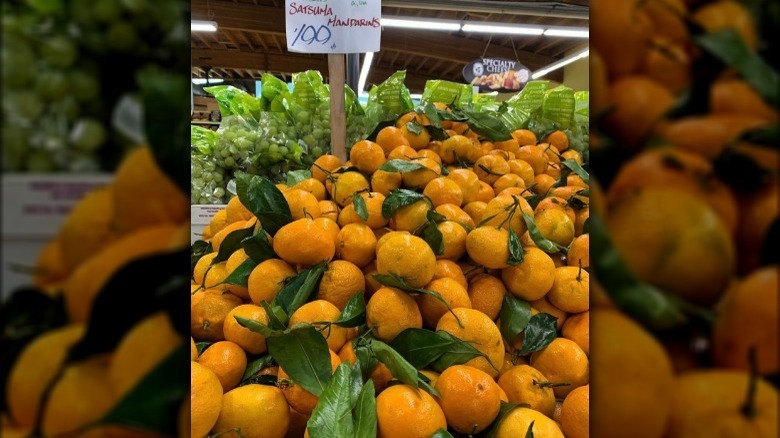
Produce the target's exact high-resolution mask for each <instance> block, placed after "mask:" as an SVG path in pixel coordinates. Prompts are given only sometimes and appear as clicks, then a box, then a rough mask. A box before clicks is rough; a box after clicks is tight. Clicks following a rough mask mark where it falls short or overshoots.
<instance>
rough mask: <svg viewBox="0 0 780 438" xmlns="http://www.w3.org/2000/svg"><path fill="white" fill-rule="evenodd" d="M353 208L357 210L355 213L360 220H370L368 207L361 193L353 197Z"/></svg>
mask: <svg viewBox="0 0 780 438" xmlns="http://www.w3.org/2000/svg"><path fill="white" fill-rule="evenodd" d="M352 206H353V207H354V208H355V213H357V215H358V216H359V217H360V219H363V220H364V221H367V220H368V207H366V200H365V199H363V197H362V196H360V193H355V194H354V195H352Z"/></svg>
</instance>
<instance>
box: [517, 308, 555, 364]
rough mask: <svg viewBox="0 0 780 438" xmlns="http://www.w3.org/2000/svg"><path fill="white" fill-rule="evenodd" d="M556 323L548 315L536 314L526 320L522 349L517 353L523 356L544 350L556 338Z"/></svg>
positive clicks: (553, 317)
mask: <svg viewBox="0 0 780 438" xmlns="http://www.w3.org/2000/svg"><path fill="white" fill-rule="evenodd" d="M557 321H558V318H556V317H555V316H553V315H550V314H549V313H537V314H536V315H534V316H532V317H531V319H529V320H528V325H527V326H526V327H525V331H524V332H523V333H524V335H523V348H522V349H521V350H520V351H519V352H518V353H517V354H518V355H521V356H524V355H528V354H531V353H533V352H535V351H539V350H542V349H544V348H546V347H547V346H548V345H550V343H551V342H552V341H554V340H555V338H556V337H557V336H558V328H557V324H558V323H557Z"/></svg>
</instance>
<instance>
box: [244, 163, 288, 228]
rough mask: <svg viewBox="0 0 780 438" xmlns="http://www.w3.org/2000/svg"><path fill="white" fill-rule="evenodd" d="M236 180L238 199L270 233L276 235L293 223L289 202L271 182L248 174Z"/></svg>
mask: <svg viewBox="0 0 780 438" xmlns="http://www.w3.org/2000/svg"><path fill="white" fill-rule="evenodd" d="M235 180H236V193H237V195H238V199H239V200H240V201H241V203H242V204H244V206H245V207H246V208H247V209H248V210H249V211H251V212H252V214H254V215H255V216H256V217H257V219H258V220H259V221H260V223H261V224H262V226H263V228H265V230H266V231H268V233H270V234H271V235H275V234H276V232H277V231H279V229H280V228H282V227H283V226H285V225H287V224H289V223H290V222H292V221H293V218H292V213H290V206H289V205H288V204H287V200H286V199H285V198H284V195H283V194H282V192H281V191H280V190H279V189H278V188H277V187H276V185H275V184H274V183H273V182H272V181H271V180H269V179H267V178H263V177H261V176H257V175H249V174H247V173H237V174H236V175H235Z"/></svg>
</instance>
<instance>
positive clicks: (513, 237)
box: [507, 228, 524, 266]
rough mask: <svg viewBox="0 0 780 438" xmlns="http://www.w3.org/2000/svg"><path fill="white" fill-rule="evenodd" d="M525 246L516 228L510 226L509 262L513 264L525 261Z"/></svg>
mask: <svg viewBox="0 0 780 438" xmlns="http://www.w3.org/2000/svg"><path fill="white" fill-rule="evenodd" d="M523 259H524V256H523V246H522V245H521V244H520V238H519V237H517V233H516V232H515V229H514V228H509V259H508V260H507V263H509V264H510V265H512V266H515V265H519V264H520V263H523Z"/></svg>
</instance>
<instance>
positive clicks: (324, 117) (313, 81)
mask: <svg viewBox="0 0 780 438" xmlns="http://www.w3.org/2000/svg"><path fill="white" fill-rule="evenodd" d="M288 111H289V113H290V116H291V118H292V120H293V123H295V130H296V132H297V133H298V139H299V140H301V141H302V143H303V144H302V146H304V147H305V151H304V153H305V154H307V155H308V154H311V155H312V156H314V155H316V156H319V155H322V154H323V153H325V152H327V151H329V150H330V92H329V90H328V87H327V86H326V85H325V84H324V83H323V81H322V75H320V72H318V71H316V70H308V71H305V72H302V73H297V74H295V75H293V91H292V96H291V99H290V100H289V103H288Z"/></svg>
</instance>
